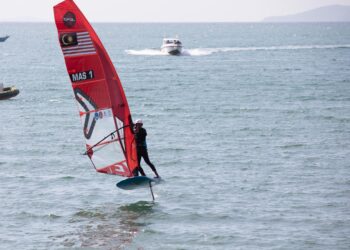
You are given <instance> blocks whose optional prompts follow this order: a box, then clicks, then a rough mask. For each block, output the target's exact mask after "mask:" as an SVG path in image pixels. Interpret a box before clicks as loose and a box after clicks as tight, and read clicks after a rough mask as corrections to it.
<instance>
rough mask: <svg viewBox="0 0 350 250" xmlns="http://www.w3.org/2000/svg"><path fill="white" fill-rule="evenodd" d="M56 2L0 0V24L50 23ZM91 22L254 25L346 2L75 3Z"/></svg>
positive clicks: (179, 0)
mask: <svg viewBox="0 0 350 250" xmlns="http://www.w3.org/2000/svg"><path fill="white" fill-rule="evenodd" d="M59 2H60V1H57V0H0V21H27V20H31V21H53V14H52V6H54V5H55V4H57V3H59ZM75 2H76V3H77V5H78V6H79V7H80V9H81V10H82V11H83V12H84V14H85V15H86V16H87V18H88V19H89V20H90V21H92V22H222V21H227V22H254V21H261V20H262V19H263V18H264V17H268V16H279V15H288V14H294V13H298V12H302V11H305V10H309V9H313V8H317V7H321V6H325V5H333V4H344V5H350V0H171V1H170V0H75Z"/></svg>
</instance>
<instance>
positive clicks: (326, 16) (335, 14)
mask: <svg viewBox="0 0 350 250" xmlns="http://www.w3.org/2000/svg"><path fill="white" fill-rule="evenodd" d="M263 22H281V23H296V22H350V5H330V6H324V7H320V8H317V9H313V10H309V11H305V12H301V13H297V14H294V15H287V16H275V17H267V18H265V19H264V20H263Z"/></svg>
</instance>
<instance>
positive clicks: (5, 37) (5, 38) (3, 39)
mask: <svg viewBox="0 0 350 250" xmlns="http://www.w3.org/2000/svg"><path fill="white" fill-rule="evenodd" d="M9 37H10V36H4V37H0V42H5V41H6V40H7V38H9Z"/></svg>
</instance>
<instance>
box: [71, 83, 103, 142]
mask: <svg viewBox="0 0 350 250" xmlns="http://www.w3.org/2000/svg"><path fill="white" fill-rule="evenodd" d="M74 94H75V99H76V100H77V102H78V103H79V105H80V106H81V107H82V108H83V109H84V112H83V116H82V117H85V119H84V129H83V130H84V136H85V138H86V139H90V138H91V135H92V133H93V132H94V128H95V125H96V119H95V118H94V116H93V115H92V114H91V111H93V110H97V109H98V107H97V105H96V104H95V102H94V101H93V100H92V99H91V98H90V97H89V96H88V95H87V94H85V93H84V92H83V91H82V90H81V89H79V88H76V89H74ZM79 110H80V107H79Z"/></svg>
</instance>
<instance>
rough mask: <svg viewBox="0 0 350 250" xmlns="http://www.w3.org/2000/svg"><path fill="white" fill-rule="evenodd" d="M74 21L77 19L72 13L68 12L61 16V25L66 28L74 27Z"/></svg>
mask: <svg viewBox="0 0 350 250" xmlns="http://www.w3.org/2000/svg"><path fill="white" fill-rule="evenodd" d="M76 21H77V19H76V18H75V15H74V13H72V12H70V11H68V12H67V13H66V14H64V16H63V23H64V25H65V26H66V27H68V28H72V27H73V26H74V25H75V23H76Z"/></svg>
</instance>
